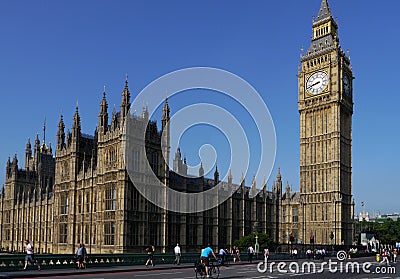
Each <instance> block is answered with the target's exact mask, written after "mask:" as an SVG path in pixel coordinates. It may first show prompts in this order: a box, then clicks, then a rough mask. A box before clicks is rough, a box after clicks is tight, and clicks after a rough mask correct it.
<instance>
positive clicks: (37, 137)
mask: <svg viewBox="0 0 400 279" xmlns="http://www.w3.org/2000/svg"><path fill="white" fill-rule="evenodd" d="M38 150H40V140H39V134H38V133H36V139H35V151H38Z"/></svg>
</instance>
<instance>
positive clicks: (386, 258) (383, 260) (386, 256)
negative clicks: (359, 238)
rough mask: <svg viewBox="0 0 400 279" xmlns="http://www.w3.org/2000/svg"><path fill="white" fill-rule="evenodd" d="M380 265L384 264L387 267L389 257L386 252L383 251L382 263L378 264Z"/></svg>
mask: <svg viewBox="0 0 400 279" xmlns="http://www.w3.org/2000/svg"><path fill="white" fill-rule="evenodd" d="M380 263H381V264H383V263H386V264H387V265H389V264H390V263H389V255H388V251H387V250H386V249H385V250H383V252H382V261H381V262H380Z"/></svg>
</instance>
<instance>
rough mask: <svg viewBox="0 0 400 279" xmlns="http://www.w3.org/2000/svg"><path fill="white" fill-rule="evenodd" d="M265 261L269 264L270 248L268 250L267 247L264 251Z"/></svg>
mask: <svg viewBox="0 0 400 279" xmlns="http://www.w3.org/2000/svg"><path fill="white" fill-rule="evenodd" d="M263 254H264V261H265V262H268V257H269V250H268V248H266V247H265V249H264V253H263Z"/></svg>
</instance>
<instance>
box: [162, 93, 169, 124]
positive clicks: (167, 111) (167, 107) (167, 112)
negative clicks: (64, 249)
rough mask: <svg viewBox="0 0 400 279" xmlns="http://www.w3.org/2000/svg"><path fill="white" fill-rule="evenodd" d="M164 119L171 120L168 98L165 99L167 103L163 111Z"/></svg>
mask: <svg viewBox="0 0 400 279" xmlns="http://www.w3.org/2000/svg"><path fill="white" fill-rule="evenodd" d="M162 112H163V114H162V119H163V120H168V119H169V112H170V110H169V105H168V97H166V98H165V103H164V107H163V109H162Z"/></svg>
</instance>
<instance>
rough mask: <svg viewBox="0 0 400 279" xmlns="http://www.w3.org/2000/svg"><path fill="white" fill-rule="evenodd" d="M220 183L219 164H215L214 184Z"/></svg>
mask: <svg viewBox="0 0 400 279" xmlns="http://www.w3.org/2000/svg"><path fill="white" fill-rule="evenodd" d="M218 183H219V172H218V165H215V172H214V185H217V184H218Z"/></svg>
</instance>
